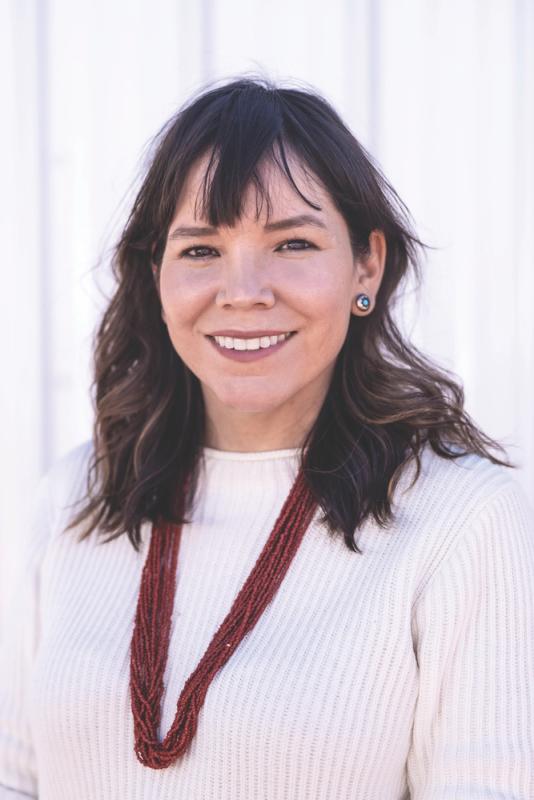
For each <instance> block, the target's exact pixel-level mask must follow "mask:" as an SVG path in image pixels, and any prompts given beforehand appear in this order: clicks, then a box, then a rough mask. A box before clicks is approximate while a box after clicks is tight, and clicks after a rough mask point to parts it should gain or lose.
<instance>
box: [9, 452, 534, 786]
mask: <svg viewBox="0 0 534 800" xmlns="http://www.w3.org/2000/svg"><path fill="white" fill-rule="evenodd" d="M90 448H91V445H90V443H85V444H83V445H81V446H80V447H78V448H76V449H75V450H73V451H71V452H70V453H69V454H68V455H67V456H65V457H64V458H63V459H61V460H60V461H59V462H58V463H57V464H56V465H55V466H54V467H53V468H52V469H51V470H50V471H49V473H48V474H47V475H46V476H45V477H44V478H43V479H42V481H41V483H40V485H39V488H38V490H37V492H36V497H35V502H34V514H33V517H34V524H33V526H32V529H31V531H30V533H29V535H28V536H26V535H22V534H19V535H20V538H21V540H24V541H25V542H27V544H28V547H27V551H28V552H27V555H26V557H25V559H24V561H25V567H24V571H23V574H21V576H20V579H19V580H18V582H17V584H18V586H19V590H18V592H17V595H16V597H14V598H13V604H12V608H11V612H10V614H9V619H10V620H11V624H10V626H9V628H8V629H7V630H5V631H2V633H1V636H0V642H1V645H2V650H1V658H0V798H1V800H13V798H19V797H20V798H25V797H34V798H35V797H38V798H40V800H74V799H75V800H124V798H128V800H239V799H242V800H349V799H350V800H407V798H411V800H475V799H478V798H480V799H481V800H482V799H484V800H490V798H491V799H492V800H497V798H499V800H532V798H534V691H533V686H534V511H533V509H532V505H531V501H530V500H529V499H527V497H526V495H525V493H524V491H523V489H522V488H521V487H520V485H519V483H518V482H517V480H516V478H515V477H514V474H513V471H512V470H508V469H506V468H504V467H499V466H496V465H493V464H491V463H490V462H489V461H487V460H485V459H482V458H479V457H478V456H474V455H470V456H466V457H463V458H461V459H459V460H458V461H456V462H449V461H445V460H444V459H441V458H439V457H438V456H436V455H435V454H434V453H433V452H432V451H431V450H430V449H426V450H425V452H424V454H423V471H422V474H421V476H420V478H419V480H418V481H417V482H416V484H415V485H414V486H413V488H411V489H408V487H409V484H410V482H411V478H412V477H413V472H412V470H411V469H409V470H407V471H406V473H405V475H404V476H403V478H402V480H401V483H400V485H399V487H398V488H397V490H396V494H395V505H394V510H395V515H396V522H395V524H394V525H393V526H392V527H391V528H390V529H389V530H388V531H384V530H382V529H380V528H379V526H378V525H377V524H376V523H375V522H374V521H373V520H369V521H368V522H367V523H366V524H365V525H364V526H363V528H362V529H361V530H360V531H358V532H357V536H358V544H359V546H360V549H362V550H363V555H358V553H351V552H349V550H348V549H347V547H346V545H345V543H344V542H343V540H342V538H341V536H338V537H335V538H332V537H330V536H329V535H328V533H327V530H326V528H325V527H324V526H323V525H321V523H320V522H319V518H320V515H321V512H320V510H319V511H318V512H317V514H316V515H315V516H314V518H313V520H312V522H311V524H310V526H309V528H308V530H307V531H306V533H305V534H304V537H303V539H302V542H301V544H300V546H299V549H298V551H297V553H296V555H295V557H294V558H293V560H292V561H291V564H290V566H289V568H288V571H287V573H286V575H285V577H284V579H283V581H282V583H281V585H280V587H279V589H278V591H277V593H276V595H275V596H274V598H273V600H272V602H271V603H270V604H269V605H268V606H267V608H266V609H265V611H264V612H263V614H262V615H261V617H260V618H259V620H258V621H257V624H256V625H255V626H254V628H253V629H252V630H251V631H250V632H249V633H248V634H247V636H246V637H245V638H244V639H243V640H242V642H241V643H240V644H239V646H238V647H237V648H236V650H235V652H233V654H232V657H231V658H230V659H229V660H228V661H227V663H225V664H224V666H223V667H222V668H221V670H220V671H219V672H218V673H217V675H215V677H214V679H213V681H212V682H211V684H210V686H209V689H208V691H207V694H206V697H205V700H204V704H203V706H202V709H201V710H200V713H199V717H198V727H197V730H196V734H195V737H194V739H193V741H192V743H191V747H190V748H189V749H188V750H187V752H186V753H184V755H183V756H182V758H180V759H179V760H178V761H177V762H176V763H174V764H171V765H170V766H169V767H167V768H165V769H151V768H149V767H146V766H144V765H143V764H141V763H140V762H139V760H138V759H137V757H136V755H135V751H134V726H133V716H132V709H131V703H130V695H129V671H130V645H131V640H132V632H133V627H134V619H135V612H136V604H137V600H138V596H139V589H140V583H141V576H142V571H143V565H144V561H145V559H146V556H147V553H148V544H149V539H150V535H151V525H150V524H149V523H147V524H146V525H144V526H143V530H142V534H143V545H142V547H141V551H140V552H139V553H136V552H135V551H134V549H133V547H132V546H131V544H130V542H129V541H128V539H127V537H126V536H121V537H119V538H118V539H116V540H114V541H112V542H109V543H108V544H102V543H101V542H102V540H101V538H99V537H98V536H97V534H96V533H93V535H91V537H89V538H88V539H86V540H85V541H83V542H82V543H79V542H77V541H76V535H75V533H76V532H72V531H70V532H68V533H62V532H61V530H62V528H63V526H64V525H65V523H66V521H67V520H68V519H69V517H70V516H71V514H72V511H73V509H72V508H69V507H68V504H69V503H72V502H73V501H74V500H75V499H76V498H79V497H80V496H81V495H82V493H83V489H84V485H85V473H86V469H87V461H88V457H89V455H90ZM204 453H205V470H203V471H201V473H200V483H199V487H198V492H197V495H196V502H195V508H194V510H193V518H192V523H191V524H188V525H185V526H184V527H183V530H182V536H181V542H180V556H179V560H178V567H177V575H176V594H175V598H174V606H173V615H172V624H171V631H170V640H169V655H168V660H167V663H166V667H165V675H164V687H165V688H164V692H163V698H162V716H161V725H160V730H159V737H160V740H162V739H163V738H164V737H165V734H166V733H167V731H168V730H169V728H170V727H171V725H172V722H173V720H174V717H175V713H176V704H177V702H178V698H179V696H180V693H181V691H182V689H183V687H184V685H185V683H186V681H187V679H188V677H189V676H190V675H191V673H192V672H193V670H194V669H195V668H196V666H197V664H198V662H199V661H200V659H201V658H202V655H203V654H204V652H205V651H206V648H207V646H208V645H209V643H210V641H211V639H212V637H213V635H214V633H215V631H216V630H217V629H218V628H219V626H220V625H221V623H222V622H223V620H224V618H225V617H226V615H227V614H228V611H229V610H230V608H231V607H232V603H233V602H234V600H235V597H236V595H237V594H238V592H239V590H240V589H241V587H242V586H243V583H244V582H245V580H246V578H247V576H248V575H249V573H250V572H251V570H252V568H253V566H254V564H255V563H256V560H257V558H258V556H259V554H260V553H261V551H262V549H263V547H264V545H265V542H266V540H267V537H268V536H269V534H270V532H271V531H272V528H273V526H274V523H275V521H276V519H277V517H278V515H279V513H280V509H281V507H282V505H283V503H284V501H285V499H286V497H287V495H288V493H289V491H290V488H291V485H292V483H293V481H294V479H295V477H296V474H297V469H298V450H296V449H293V450H280V451H274V452H267V453H230V452H219V451H215V450H212V449H210V448H205V450H204Z"/></svg>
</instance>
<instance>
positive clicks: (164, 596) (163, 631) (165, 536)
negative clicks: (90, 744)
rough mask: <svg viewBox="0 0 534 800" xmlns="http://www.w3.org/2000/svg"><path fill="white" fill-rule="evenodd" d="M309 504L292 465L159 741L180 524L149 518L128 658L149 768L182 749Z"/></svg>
mask: <svg viewBox="0 0 534 800" xmlns="http://www.w3.org/2000/svg"><path fill="white" fill-rule="evenodd" d="M184 492H185V489H184ZM182 500H183V498H182ZM181 507H182V508H183V505H182V506H181ZM316 507H317V503H316V501H315V500H314V498H313V497H312V495H311V492H310V490H309V487H308V485H307V483H306V480H305V477H304V474H303V472H302V470H299V473H298V475H297V477H296V479H295V482H294V484H293V486H292V488H291V491H290V493H289V495H288V497H287V499H286V501H285V503H284V505H283V507H282V510H281V512H280V514H279V516H278V519H277V520H276V522H275V525H274V528H273V530H272V532H271V534H270V536H269V538H268V539H267V541H266V543H265V546H264V548H263V550H262V552H261V553H260V555H259V557H258V559H257V561H256V563H255V565H254V567H253V569H252V571H251V573H250V575H249V576H248V578H247V579H246V581H245V583H244V584H243V586H242V588H241V590H240V591H239V593H238V595H237V597H236V598H235V600H234V603H233V605H232V608H231V609H230V611H229V613H228V614H227V616H226V618H225V619H224V620H223V622H222V623H221V625H220V626H219V628H218V630H217V631H216V632H215V634H214V636H213V638H212V640H211V642H210V644H209V645H208V647H207V649H206V651H205V653H204V655H203V656H202V658H201V659H200V661H199V663H198V665H197V666H196V668H195V669H194V670H193V672H192V673H191V675H190V676H189V678H188V679H187V681H186V683H185V685H184V688H183V689H182V692H181V694H180V697H179V699H178V703H177V708H176V715H175V717H174V721H173V723H172V725H171V727H170V729H169V731H168V733H167V735H166V736H165V738H164V739H163V741H161V742H160V741H159V740H158V729H159V726H160V722H161V711H162V708H161V705H162V697H163V689H164V685H163V678H164V673H165V667H166V664H167V656H168V649H169V640H170V632H171V621H172V611H173V606H174V595H175V590H176V569H177V564H178V551H179V547H180V538H181V532H182V526H181V525H177V524H175V523H170V522H167V521H165V520H163V519H159V520H158V521H157V523H154V524H153V526H152V534H151V539H150V545H149V549H148V553H147V557H146V561H145V564H144V567H143V573H142V576H141V587H140V591H139V598H138V602H137V611H136V616H135V624H134V631H133V636H132V645H131V657H130V696H131V706H132V712H133V718H134V735H135V753H136V755H137V758H138V759H139V761H140V762H141V763H142V764H144V765H145V766H147V767H152V768H153V769H165V767H168V766H170V765H171V764H172V763H174V762H175V761H176V760H177V759H178V758H179V757H180V756H181V755H182V754H183V753H184V752H185V751H186V750H187V748H188V747H189V745H190V744H191V741H192V740H193V737H194V735H195V732H196V729H197V723H198V716H199V713H200V710H201V708H202V705H203V703H204V699H205V697H206V693H207V691H208V689H209V687H210V684H211V682H212V680H213V678H214V677H215V675H216V673H217V672H218V671H219V670H220V669H221V668H222V667H223V666H224V665H225V664H226V662H227V661H228V660H229V659H230V658H231V656H232V654H233V653H234V651H235V650H236V648H237V647H238V646H239V644H240V642H241V641H242V640H243V638H244V637H245V636H246V635H247V633H249V632H250V631H251V630H252V628H253V627H254V626H255V624H256V623H257V621H258V620H259V618H260V617H261V615H262V613H263V612H264V610H265V608H266V607H267V605H268V604H269V603H270V602H271V600H272V598H273V597H274V595H275V593H276V591H277V590H278V588H279V587H280V584H281V583H282V580H283V578H284V576H285V574H286V572H287V570H288V568H289V565H290V564H291V562H292V560H293V558H294V556H295V553H296V552H297V550H298V548H299V545H300V543H301V541H302V538H303V536H304V533H305V532H306V529H307V528H308V526H309V524H310V522H311V520H312V517H313V515H314V512H315V509H316Z"/></svg>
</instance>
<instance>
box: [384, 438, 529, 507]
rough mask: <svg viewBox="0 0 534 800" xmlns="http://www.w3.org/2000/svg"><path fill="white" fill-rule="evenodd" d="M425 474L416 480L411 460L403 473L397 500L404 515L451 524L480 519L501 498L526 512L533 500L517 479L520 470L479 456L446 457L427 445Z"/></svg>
mask: <svg viewBox="0 0 534 800" xmlns="http://www.w3.org/2000/svg"><path fill="white" fill-rule="evenodd" d="M420 458H421V471H420V475H419V477H418V479H417V480H416V481H415V483H414V484H413V485H412V481H413V480H414V479H415V462H414V461H410V463H409V464H408V465H407V467H406V470H405V472H404V473H403V474H402V476H401V479H400V481H399V485H398V493H395V500H396V503H397V505H398V510H399V512H400V514H401V515H406V514H408V515H410V514H413V515H415V516H419V515H424V516H425V517H426V518H427V519H428V515H429V514H431V515H432V517H433V518H436V519H439V518H440V517H442V516H443V515H446V518H447V519H448V521H449V523H450V522H451V521H452V520H455V521H456V522H457V523H463V522H466V521H468V520H469V519H470V518H472V517H476V516H477V515H478V514H479V513H480V512H481V511H482V509H483V508H484V507H485V506H487V505H488V504H492V503H493V502H495V500H496V499H497V498H498V497H501V496H508V497H510V498H514V499H515V501H516V502H517V503H519V504H520V505H522V506H523V507H524V508H525V509H527V510H531V511H532V508H531V507H530V501H529V500H528V498H527V496H526V492H525V491H524V489H523V487H522V485H521V483H520V482H519V480H518V478H517V476H516V470H514V469H513V468H510V467H505V466H502V465H500V464H495V463H493V462H492V461H490V460H489V459H488V458H484V457H483V456H479V455H478V454H476V453H469V454H467V455H460V456H458V457H456V458H454V459H447V458H443V457H442V456H440V455H438V454H437V453H435V452H434V450H432V448H431V447H430V445H428V444H427V445H425V447H424V448H423V449H422V451H421V453H420Z"/></svg>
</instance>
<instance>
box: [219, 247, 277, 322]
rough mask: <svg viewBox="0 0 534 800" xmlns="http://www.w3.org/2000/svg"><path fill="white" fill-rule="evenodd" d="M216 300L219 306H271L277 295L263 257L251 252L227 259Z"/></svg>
mask: <svg viewBox="0 0 534 800" xmlns="http://www.w3.org/2000/svg"><path fill="white" fill-rule="evenodd" d="M215 302H216V305H217V306H218V307H219V308H225V307H233V308H252V307H254V306H257V305H262V306H265V307H267V308H269V307H271V306H272V305H273V304H274V302H275V297H274V293H273V291H272V288H271V286H270V285H269V283H268V280H267V275H266V270H265V265H264V264H262V263H261V259H256V258H254V256H253V255H252V254H250V253H249V254H248V256H247V255H242V256H239V257H234V258H233V259H232V260H231V262H229V261H228V260H226V263H225V264H224V267H223V269H222V270H221V279H220V286H219V290H218V292H217V297H216V300H215Z"/></svg>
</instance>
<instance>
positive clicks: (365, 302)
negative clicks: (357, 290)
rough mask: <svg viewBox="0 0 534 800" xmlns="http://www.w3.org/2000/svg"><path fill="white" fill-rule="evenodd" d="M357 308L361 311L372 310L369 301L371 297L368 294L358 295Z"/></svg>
mask: <svg viewBox="0 0 534 800" xmlns="http://www.w3.org/2000/svg"><path fill="white" fill-rule="evenodd" d="M356 306H357V307H358V308H359V309H360V311H369V309H370V308H371V300H370V299H369V296H368V295H366V294H357V295H356Z"/></svg>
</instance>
